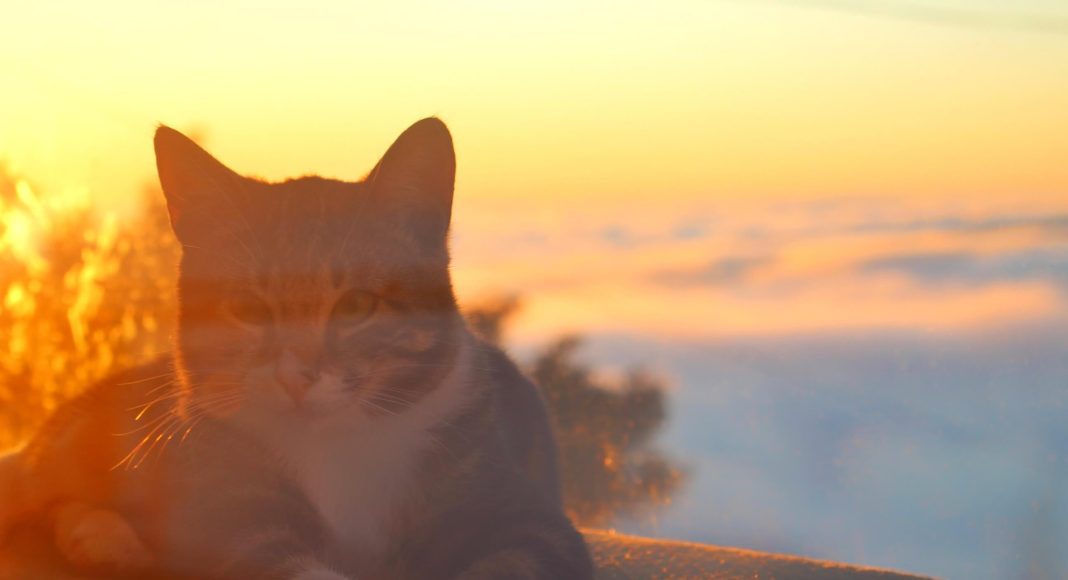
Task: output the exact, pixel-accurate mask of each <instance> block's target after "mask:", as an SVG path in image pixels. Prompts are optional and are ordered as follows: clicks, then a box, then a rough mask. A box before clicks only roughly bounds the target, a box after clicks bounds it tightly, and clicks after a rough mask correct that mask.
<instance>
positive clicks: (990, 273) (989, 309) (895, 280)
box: [454, 199, 1068, 339]
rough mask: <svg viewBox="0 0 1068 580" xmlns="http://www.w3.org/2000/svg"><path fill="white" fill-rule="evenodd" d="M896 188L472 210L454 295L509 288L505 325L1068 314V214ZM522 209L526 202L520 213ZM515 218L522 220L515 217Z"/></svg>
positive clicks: (677, 329) (846, 321)
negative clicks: (889, 191)
mask: <svg viewBox="0 0 1068 580" xmlns="http://www.w3.org/2000/svg"><path fill="white" fill-rule="evenodd" d="M1005 203H1007V202H1002V203H990V202H984V204H979V205H978V206H977V207H972V206H952V205H951V206H941V205H940V206H928V205H925V204H924V203H921V202H916V201H909V200H870V199H867V200H838V201H833V200H817V201H812V202H801V201H793V202H789V203H760V204H745V203H740V204H736V205H729V204H716V205H700V204H698V205H694V206H692V207H674V208H665V207H662V206H655V205H650V206H649V207H647V208H645V207H641V206H636V207H635V206H631V207H628V206H622V205H621V206H612V207H606V208H601V209H599V210H593V209H589V208H586V209H584V210H582V211H576V212H574V213H572V214H568V215H565V216H560V215H557V214H541V213H538V212H530V217H529V219H530V221H532V222H535V223H539V224H541V225H540V226H536V227H535V228H534V229H535V230H536V229H538V228H544V229H545V231H548V232H551V233H549V234H542V235H540V236H534V235H532V234H531V230H530V229H519V228H516V227H512V226H510V225H509V224H506V223H503V220H501V219H500V217H499V216H498V217H497V219H496V220H493V219H489V217H486V216H484V217H483V219H482V221H481V223H482V224H483V225H484V226H485V228H486V229H484V230H481V231H478V230H475V231H471V230H468V231H467V233H466V234H465V236H466V237H465V239H464V240H463V243H462V246H460V247H459V248H458V250H457V251H456V255H457V256H458V258H457V262H456V267H455V269H454V273H455V278H456V283H457V287H458V288H459V290H460V293H461V296H471V297H477V296H479V295H484V294H493V293H509V294H519V295H522V296H523V297H524V299H525V301H526V303H527V308H526V310H525V312H524V313H523V315H522V316H521V318H520V321H519V327H518V328H517V329H516V331H517V336H519V337H523V336H527V337H528V338H531V339H533V338H534V337H546V336H550V335H554V334H559V333H561V332H639V333H646V334H650V335H654V336H662V337H702V336H704V337H709V336H732V335H740V336H746V335H759V334H770V335H779V334H790V333H812V332H833V331H836V330H843V329H861V328H864V329H877V328H885V329H929V330H938V331H942V332H955V331H964V330H966V329H969V328H982V327H989V326H991V325H997V324H1001V323H1007V322H1011V321H1020V320H1033V319H1050V318H1052V319H1068V292H1066V291H1065V288H1066V287H1068V273H1066V272H1068V219H1066V217H1065V216H1068V213H1065V212H1064V211H1063V210H1062V209H1061V208H1060V207H1058V206H1050V207H1040V208H1037V209H1036V208H1034V207H1017V206H1014V205H1011V204H1009V205H1005ZM521 213H522V215H523V216H524V220H525V219H527V217H526V215H527V214H526V213H525V212H521ZM527 227H529V226H527Z"/></svg>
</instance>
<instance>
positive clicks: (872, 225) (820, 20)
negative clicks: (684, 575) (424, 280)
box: [0, 0, 1068, 579]
mask: <svg viewBox="0 0 1068 580" xmlns="http://www.w3.org/2000/svg"><path fill="white" fill-rule="evenodd" d="M3 18H4V21H5V27H4V34H3V35H0V67H2V68H0V71H2V73H0V159H2V165H0V447H3V446H7V445H11V444H14V443H16V442H17V441H18V440H20V439H21V438H23V437H25V436H26V435H27V434H28V433H30V432H32V430H33V428H34V427H35V426H36V425H37V424H38V423H39V421H40V419H41V417H43V416H45V415H46V414H47V412H48V411H49V410H50V409H51V408H54V406H55V405H56V404H57V403H58V402H60V401H62V400H63V399H65V398H66V397H69V396H70V395H71V394H73V393H75V392H77V391H78V390H79V389H81V388H83V387H84V386H86V385H87V384H88V383H89V382H90V381H92V380H94V379H95V378H97V377H99V376H101V375H102V374H104V373H107V372H109V371H110V370H113V369H115V368H118V367H122V366H127V365H131V364H135V363H137V362H139V361H142V360H145V359H147V358H151V357H152V356H156V355H158V354H159V353H161V352H165V351H166V349H167V337H168V335H169V333H170V331H171V328H172V321H171V319H170V316H171V314H170V313H171V309H172V308H173V293H172V291H171V288H170V284H171V283H172V281H173V275H174V270H173V267H174V257H175V247H174V242H173V240H172V239H171V237H170V233H169V230H168V229H167V225H166V217H165V216H164V215H163V213H162V205H161V200H160V198H159V192H158V190H157V186H156V184H155V169H154V161H153V158H152V148H151V135H152V132H153V130H154V128H155V126H156V125H157V124H159V123H166V124H168V125H171V126H174V127H175V128H177V129H179V130H182V131H185V132H187V133H188V134H189V135H191V136H193V137H194V138H196V139H197V140H198V141H200V142H201V143H202V144H203V145H204V146H206V147H207V148H208V149H209V150H211V151H212V152H213V153H214V154H215V155H216V156H217V157H219V159H221V160H222V161H223V162H225V163H227V164H228V165H230V166H231V167H232V168H234V169H235V170H236V171H238V172H240V173H243V174H251V175H257V176H262V177H264V178H267V179H282V178H285V177H292V176H297V175H303V174H312V173H314V174H321V175H325V176H330V177H337V178H344V179H358V178H360V177H361V176H363V175H364V174H365V173H366V172H367V171H368V170H369V169H370V168H371V167H372V166H373V164H374V162H375V161H376V160H377V159H378V157H379V156H380V155H381V154H382V153H383V152H384V151H385V149H386V147H388V145H389V144H390V143H391V142H392V140H393V139H394V138H395V137H396V135H398V134H399V133H400V131H402V130H403V129H404V128H406V127H407V126H408V125H409V124H410V123H412V122H414V121H415V120H417V119H419V118H422V117H425V116H428V115H438V116H440V117H442V118H443V119H444V120H445V121H446V122H447V123H448V124H449V126H450V128H451V129H452V131H453V134H454V138H455V141H456V146H457V152H458V160H459V170H458V171H459V172H458V185H457V195H456V206H455V210H454V224H453V239H452V248H453V256H454V274H455V280H456V285H457V290H458V293H459V296H460V299H461V302H462V303H463V304H464V305H465V306H466V307H467V309H468V312H469V314H470V316H471V318H472V320H473V322H474V323H475V324H476V326H477V327H478V328H479V329H480V330H481V331H482V332H483V333H484V334H486V335H487V336H490V337H491V338H493V339H496V340H499V341H501V342H502V343H503V344H505V345H506V346H507V347H508V348H509V349H510V350H511V351H512V352H513V353H515V354H516V356H517V357H518V358H519V359H520V360H521V361H522V362H523V363H524V365H525V367H526V368H527V370H528V371H529V372H530V373H532V374H533V375H534V376H535V377H536V378H538V379H539V380H540V381H541V382H543V383H544V384H545V385H546V386H547V388H548V389H549V391H550V395H551V397H550V398H551V403H552V405H553V407H554V411H555V413H556V417H557V422H558V426H559V429H560V432H561V439H562V444H563V446H564V459H565V472H566V476H567V495H568V507H569V510H570V512H571V513H572V515H573V516H574V517H575V518H576V519H577V520H579V521H580V522H581V523H583V524H586V525H595V526H604V527H614V528H616V529H620V530H625V531H630V532H635V533H641V534H646V535H650V536H659V537H670V538H680V539H686V540H692V541H698V542H711V543H716V544H722V545H731V546H741V547H746V548H754V549H760V550H771V551H777V552H787V553H792V554H800V555H805V556H813V557H819V558H829V559H835V560H842V561H847V562H851V563H859V564H867V565H875V566H888V567H894V568H899V569H903V570H908V571H913V572H921V573H928V574H936V575H940V576H943V577H947V578H975V579H985V578H1033V579H1042V578H1064V577H1066V576H1068V550H1066V549H1065V547H1066V546H1068V421H1066V420H1065V416H1066V413H1068V5H1065V3H1064V2H1063V1H1061V0H1014V1H1012V2H1009V1H1008V0H667V1H663V2H652V1H649V0H646V1H641V2H631V1H618V0H617V1H615V2H588V1H584V0H577V1H569V2H563V1H560V2H557V1H546V2H530V3H500V2H489V1H474V0H459V1H456V2H450V3H448V4H447V5H446V4H444V3H430V2H407V1H401V2H393V3H388V4H386V3H359V2H340V1H322V2H314V1H313V2H305V3H300V5H299V6H298V5H297V4H295V3H294V4H292V5H285V4H271V3H266V4H265V3H262V2H252V1H250V0H231V1H224V2H219V1H213V2H207V1H194V2H185V3H171V4H156V3H146V2H134V1H132V0H131V1H111V2H106V1H102V2H95V3H66V2H62V3H61V2H57V1H40V2H34V3H18V4H17V5H12V6H7V7H5V8H4V10H3Z"/></svg>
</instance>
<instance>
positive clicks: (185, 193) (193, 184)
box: [154, 125, 242, 242]
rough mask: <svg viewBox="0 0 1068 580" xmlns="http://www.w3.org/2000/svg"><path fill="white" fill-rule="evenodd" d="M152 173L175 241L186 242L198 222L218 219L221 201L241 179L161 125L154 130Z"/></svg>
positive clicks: (235, 188)
mask: <svg viewBox="0 0 1068 580" xmlns="http://www.w3.org/2000/svg"><path fill="white" fill-rule="evenodd" d="M154 144H155V148H156V169H157V171H158V172H159V182H160V185H161V186H162V187H163V195H164V197H166V198H167V211H168V212H169V213H170V216H171V227H172V228H173V229H174V234H175V235H176V236H178V239H179V240H181V241H183V242H187V241H189V240H190V239H191V238H192V237H194V236H195V230H196V229H197V227H198V224H203V223H204V220H203V219H202V218H197V217H196V216H198V215H200V216H207V217H209V220H211V221H213V218H214V219H217V218H219V217H220V216H219V214H218V210H219V209H220V208H221V207H222V206H224V205H225V204H222V203H221V202H222V200H223V199H224V197H225V196H227V195H232V194H233V192H234V191H236V190H237V189H238V188H240V186H241V181H242V178H241V176H239V175H238V174H236V173H234V172H233V171H231V170H230V169H229V168H228V167H226V166H225V165H223V164H222V163H219V162H218V161H217V160H216V159H215V158H214V157H212V156H211V154H210V153H208V152H207V151H205V150H204V149H202V148H201V147H200V146H199V145H197V144H196V143H194V142H193V140H192V139H190V138H189V137H186V136H185V135H182V134H181V133H179V132H178V131H175V130H174V129H171V128H170V127H167V126H165V125H160V127H159V128H158V129H156V137H155V139H154Z"/></svg>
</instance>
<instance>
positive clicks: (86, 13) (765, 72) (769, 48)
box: [0, 0, 1068, 203]
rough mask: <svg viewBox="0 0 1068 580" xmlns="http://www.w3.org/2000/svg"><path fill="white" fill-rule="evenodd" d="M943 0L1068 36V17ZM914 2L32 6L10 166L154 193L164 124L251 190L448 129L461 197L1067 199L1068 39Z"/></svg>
mask: <svg viewBox="0 0 1068 580" xmlns="http://www.w3.org/2000/svg"><path fill="white" fill-rule="evenodd" d="M911 4H915V2H913V3H911ZM921 4H924V3H921ZM926 4H935V5H939V6H945V7H950V8H951V9H953V10H957V11H964V12H965V14H972V13H973V12H975V11H979V13H981V14H988V13H993V14H998V13H1003V12H1009V16H1006V17H1004V18H1005V19H1006V22H1008V23H1010V24H1011V23H1012V22H1014V20H1013V19H1012V15H1018V14H1039V15H1046V16H1045V19H1044V20H1043V21H1045V20H1048V19H1050V18H1061V19H1062V20H1063V19H1064V18H1068V10H1066V9H1065V8H1064V7H1063V5H1060V3H1057V2H1051V1H1045V2H1041V1H1036V0H1028V1H1025V2H992V1H986V2H963V1H957V2H946V1H942V2H934V1H928V2H926ZM900 5H905V6H909V5H910V4H909V3H905V2H896V1H893V0H889V1H886V2H876V1H866V2H865V1H857V2H848V1H840V2H833V1H831V2H829V1H803V0H802V1H796V0H795V1H774V0H770V1H769V0H757V1H753V2H740V1H730V0H672V1H669V2H647V1H642V2H610V3H609V2H587V1H580V2H537V3H526V4H516V3H508V4H500V3H496V2H488V1H472V0H467V1H461V2H450V3H448V4H444V3H419V2H404V1H402V2H394V3H357V2H336V1H335V2H312V3H307V4H301V5H299V6H298V5H291V4H284V3H267V4H265V3H262V2H251V1H241V0H239V1H229V2H203V1H200V2H198V1H194V2H186V3H182V4H175V5H169V4H161V3H146V2H133V1H113V2H98V3H92V4H84V3H79V4H76V5H71V4H70V3H66V2H55V1H43V2H33V3H19V4H18V5H17V7H15V8H8V9H6V10H5V12H6V14H5V21H7V22H8V23H9V25H8V26H7V27H6V30H5V34H4V36H3V38H2V39H0V63H2V65H3V70H4V71H5V74H4V75H3V77H2V78H0V94H2V95H3V97H2V98H3V101H2V104H3V105H4V106H3V107H0V135H2V139H0V157H2V158H5V159H7V160H8V162H9V163H12V164H14V165H15V166H16V167H17V168H22V169H24V170H25V172H26V173H28V174H32V175H34V176H36V178H37V179H39V180H47V181H48V182H54V183H55V184H57V186H63V187H90V188H91V189H92V190H93V191H94V192H97V193H96V195H98V196H101V197H105V196H114V197H119V198H121V197H122V196H123V195H125V192H127V191H129V190H130V189H131V188H132V187H135V186H137V185H139V184H140V183H141V182H143V181H145V180H149V179H151V178H152V160H151V151H150V147H148V140H149V136H150V134H151V131H152V128H153V127H154V126H155V125H156V124H157V123H161V122H162V123H166V124H170V125H173V126H175V127H177V128H179V129H182V130H189V131H192V132H195V133H198V134H199V135H200V136H201V137H202V138H203V139H204V140H205V142H206V143H208V144H209V145H210V146H211V147H212V148H213V150H214V151H215V152H216V153H217V154H219V156H220V157H222V158H223V159H225V160H227V161H228V162H229V163H230V164H231V165H232V166H234V167H235V168H236V169H238V170H239V171H242V172H245V173H252V174H258V175H262V176H265V177H268V178H274V179H278V178H283V177H288V176H292V175H294V174H303V173H321V174H326V175H332V176H338V177H344V178H358V177H360V176H361V175H363V174H364V173H365V172H366V171H367V169H368V168H369V167H370V166H371V165H372V164H373V161H374V160H375V159H376V157H377V155H379V154H380V152H381V151H382V150H383V149H384V148H385V147H386V146H387V145H388V143H389V142H390V140H391V139H392V137H393V136H394V135H396V134H397V133H399V131H401V130H402V129H403V128H404V127H406V126H407V125H408V124H410V123H411V122H413V121H414V120H416V119H418V118H421V117H424V116H427V115H439V116H441V117H442V118H444V119H445V120H446V121H447V122H448V123H449V124H450V125H451V127H452V129H453V132H454V134H455V135H456V141H457V146H458V150H459V156H460V170H459V186H460V187H459V191H460V194H461V195H462V196H463V197H460V198H459V199H461V200H475V199H493V200H500V199H506V200H524V201H534V202H541V201H547V200H551V201H552V202H553V203H559V202H564V201H567V202H568V203H581V202H609V201H613V200H620V199H639V200H641V199H648V198H649V197H650V196H656V198H657V199H658V200H660V201H661V202H668V203H670V202H671V201H673V200H692V199H707V198H709V197H714V198H723V199H737V198H747V199H748V198H754V197H756V198H766V197H784V196H785V197H802V198H804V197H811V196H816V195H818V196H840V195H849V196H854V195H860V196H872V195H895V196H897V195H912V196H931V195H938V196H960V195H968V196H983V197H987V196H999V195H1000V196H1004V195H1014V196H1021V195H1023V196H1050V195H1057V194H1062V193H1063V192H1064V191H1065V189H1068V164H1065V163H1063V162H1061V161H1062V160H1061V159H1060V158H1061V156H1063V155H1064V151H1066V150H1068V111H1066V108H1065V107H1064V106H1063V103H1064V101H1065V96H1066V95H1068V40H1066V34H1058V33H1056V31H1055V30H1054V31H1044V30H1042V29H1036V30H1028V29H1024V30H1021V29H1018V28H1014V27H1013V26H1006V27H1004V28H999V27H997V26H975V25H967V24H966V25H957V24H952V23H944V22H935V21H924V20H923V19H920V20H910V19H909V18H908V17H907V15H908V14H909V12H908V11H907V10H906V11H904V14H905V15H906V17H905V18H902V17H901V14H902V11H901V10H897V9H889V10H888V9H887V8H886V7H887V6H890V7H893V6H900ZM843 6H844V7H847V8H846V9H843ZM850 6H852V8H848V7H850ZM873 6H874V7H875V9H874V10H873V9H872V7H873ZM964 22H969V20H968V19H967V18H965V19H964ZM49 185H52V183H49ZM471 203H473V202H471Z"/></svg>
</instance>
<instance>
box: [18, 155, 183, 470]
mask: <svg viewBox="0 0 1068 580" xmlns="http://www.w3.org/2000/svg"><path fill="white" fill-rule="evenodd" d="M143 201H144V202H145V203H146V204H147V209H148V211H143V212H135V213H134V215H133V216H122V215H120V214H118V213H115V212H110V213H108V212H105V213H101V212H99V211H97V208H96V207H94V205H93V204H92V202H91V200H90V198H89V195H88V194H87V192H84V191H68V192H49V194H48V195H41V194H39V193H38V192H37V191H36V190H35V188H34V187H32V186H31V184H30V183H29V182H28V181H26V180H25V179H21V178H19V177H17V176H14V175H12V174H11V172H10V171H7V170H6V168H4V167H2V166H0V450H2V449H4V448H7V447H9V446H11V445H14V444H16V443H18V442H19V441H21V440H22V439H24V438H25V437H26V436H28V435H29V434H30V433H32V432H33V430H34V429H35V428H36V427H37V426H38V425H39V424H40V422H41V421H42V420H43V419H44V417H46V416H47V414H48V412H49V411H50V410H51V409H52V408H54V407H55V406H56V405H57V404H58V403H59V402H61V401H63V400H65V399H67V398H69V397H71V396H73V395H75V394H77V393H78V392H79V391H80V390H81V389H84V388H85V387H87V386H88V385H91V384H92V383H93V382H95V381H96V380H98V379H99V378H101V377H103V376H104V375H106V374H108V373H109V372H111V371H113V370H115V369H117V368H124V367H128V366H132V365H135V364H138V363H140V362H142V361H144V360H146V359H148V358H151V357H153V356H155V355H157V354H159V353H161V352H164V351H166V349H167V347H168V340H169V338H168V337H169V336H170V334H171V327H172V326H171V325H172V320H173V313H172V312H173V311H172V309H173V307H174V274H175V267H176V259H177V243H176V242H175V241H174V239H173V236H172V235H171V233H170V228H169V227H168V226H167V223H166V213H165V212H164V211H163V208H162V195H160V194H159V193H158V191H151V190H146V191H145V192H144V200H143Z"/></svg>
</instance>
